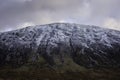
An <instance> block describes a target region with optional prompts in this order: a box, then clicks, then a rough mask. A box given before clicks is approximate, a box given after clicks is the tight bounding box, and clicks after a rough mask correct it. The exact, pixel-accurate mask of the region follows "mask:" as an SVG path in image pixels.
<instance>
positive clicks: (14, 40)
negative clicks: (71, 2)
mask: <svg viewBox="0 0 120 80" xmlns="http://www.w3.org/2000/svg"><path fill="white" fill-rule="evenodd" d="M41 59H44V60H45V61H46V62H47V63H48V64H49V65H51V66H54V65H58V64H65V63H66V61H67V60H68V59H70V60H71V61H73V62H74V63H75V64H77V65H80V66H84V67H120V31H116V30H111V29H105V28H100V27H96V26H89V25H79V24H70V23H53V24H46V25H39V26H30V27H26V28H23V29H18V30H14V31H9V32H4V33H0V66H4V65H12V66H16V65H19V66H21V65H23V64H26V63H29V62H33V63H34V62H37V61H39V60H41Z"/></svg>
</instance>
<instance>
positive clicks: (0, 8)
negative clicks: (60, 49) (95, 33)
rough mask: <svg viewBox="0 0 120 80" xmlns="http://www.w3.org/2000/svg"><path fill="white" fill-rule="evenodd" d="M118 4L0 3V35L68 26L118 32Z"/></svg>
mask: <svg viewBox="0 0 120 80" xmlns="http://www.w3.org/2000/svg"><path fill="white" fill-rule="evenodd" d="M119 4H120V0H0V31H6V30H12V29H17V28H22V27H25V26H29V25H38V24H48V23H54V22H70V23H79V24H89V25H98V26H101V27H107V28H112V29H117V30H120V5H119Z"/></svg>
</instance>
